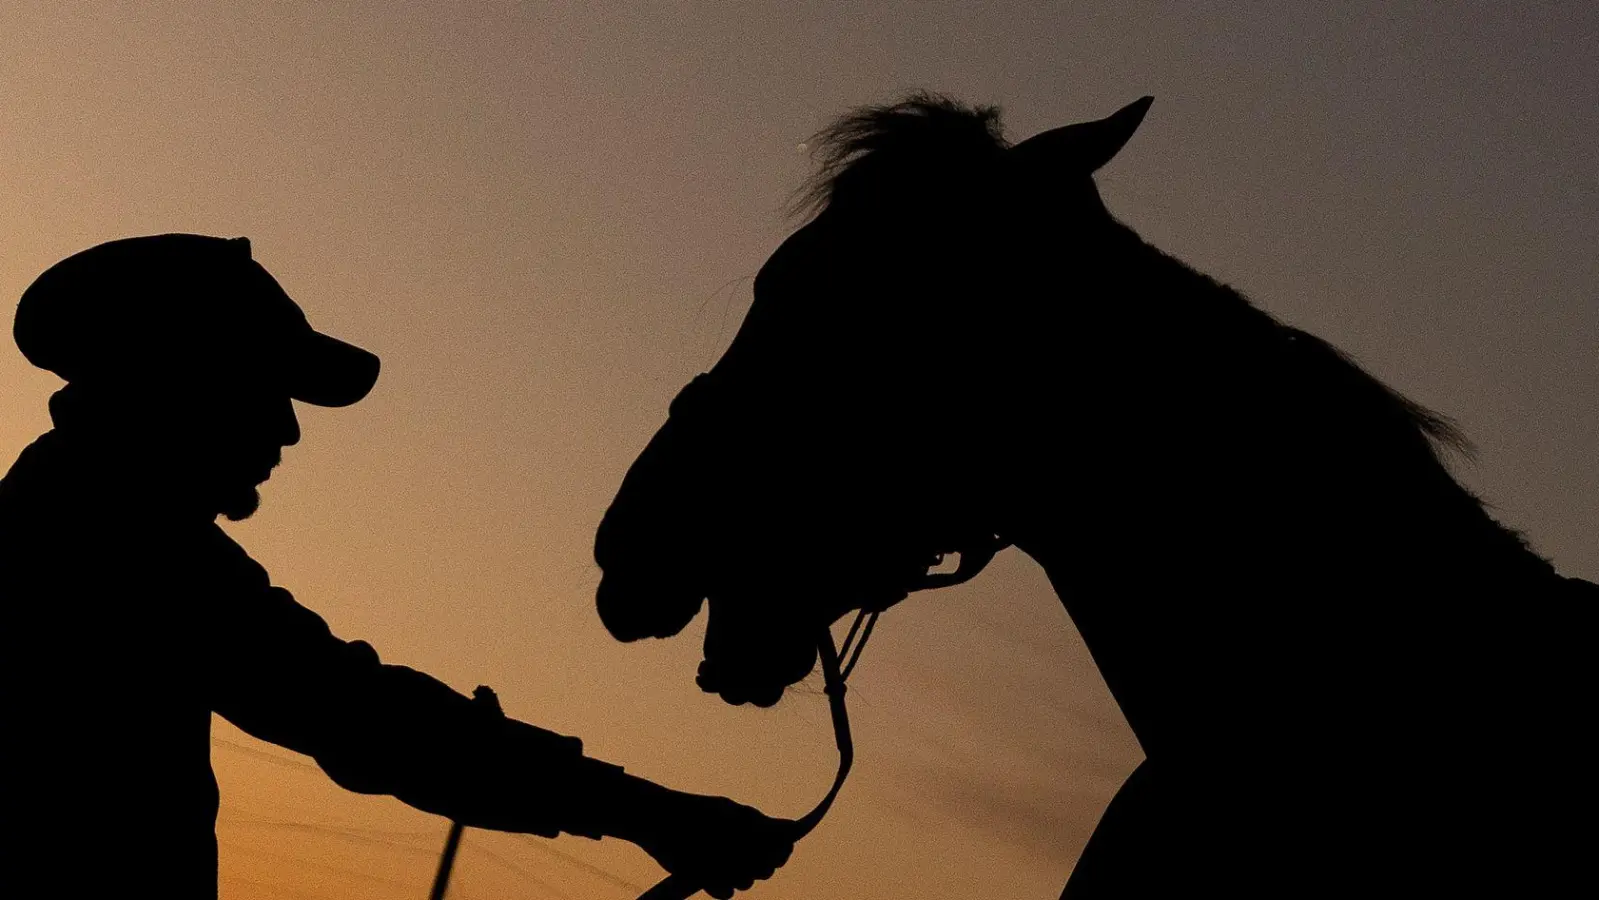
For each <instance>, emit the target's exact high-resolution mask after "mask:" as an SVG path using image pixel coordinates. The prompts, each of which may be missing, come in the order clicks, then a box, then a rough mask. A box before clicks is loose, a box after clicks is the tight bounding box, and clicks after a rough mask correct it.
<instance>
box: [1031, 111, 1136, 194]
mask: <svg viewBox="0 0 1599 900" xmlns="http://www.w3.org/2000/svg"><path fill="white" fill-rule="evenodd" d="M1154 102H1155V98H1154V97H1140V98H1138V99H1137V100H1134V101H1133V102H1131V103H1129V104H1127V105H1126V106H1124V107H1122V108H1121V109H1119V110H1117V111H1116V112H1115V113H1113V114H1112V115H1110V116H1108V117H1106V118H1103V119H1100V120H1099V121H1097V122H1079V123H1077V124H1076V125H1064V126H1062V127H1060V128H1052V129H1050V130H1049V131H1045V132H1042V133H1039V134H1035V135H1033V136H1032V137H1030V138H1028V139H1027V140H1025V141H1022V142H1021V143H1020V144H1017V145H1016V146H1014V147H1012V148H1011V149H1010V155H1011V158H1012V159H1015V160H1016V161H1018V162H1020V163H1022V164H1024V165H1029V166H1032V165H1038V166H1047V167H1048V168H1050V169H1053V170H1055V171H1060V170H1061V169H1066V170H1067V171H1071V172H1080V173H1082V174H1084V175H1087V174H1090V173H1093V172H1097V171H1098V170H1099V167H1100V166H1103V165H1104V164H1105V163H1108V162H1110V161H1111V158H1112V157H1114V156H1115V155H1116V154H1117V153H1118V152H1120V151H1121V149H1122V147H1124V146H1126V144H1127V141H1128V140H1129V139H1130V138H1132V136H1133V132H1135V131H1137V130H1138V124H1139V123H1140V122H1142V121H1144V113H1147V112H1149V105H1150V104H1151V103H1154Z"/></svg>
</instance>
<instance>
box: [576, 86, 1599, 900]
mask: <svg viewBox="0 0 1599 900" xmlns="http://www.w3.org/2000/svg"><path fill="white" fill-rule="evenodd" d="M1149 102H1150V101H1149V100H1148V98H1145V99H1143V100H1140V101H1138V102H1137V103H1134V104H1132V105H1130V106H1128V107H1127V108H1125V109H1123V110H1121V111H1120V112H1118V113H1116V114H1115V115H1112V116H1110V117H1109V118H1106V119H1103V120H1100V121H1095V122H1087V123H1081V124H1076V125H1069V126H1066V127H1063V128H1057V129H1054V130H1052V131H1047V132H1044V133H1042V134H1039V135H1036V136H1034V137H1032V138H1029V139H1027V140H1024V141H1022V142H1020V143H1017V144H1015V145H1011V144H1009V143H1008V142H1007V141H1006V140H1005V139H1004V137H1003V135H1002V133H1001V130H1000V126H999V120H998V114H997V111H996V110H994V109H991V108H971V107H967V106H963V105H961V104H958V103H955V102H952V101H950V100H947V99H944V98H940V97H936V96H931V95H919V96H914V97H911V98H909V99H907V100H905V101H903V102H899V103H895V104H892V105H887V106H881V107H871V108H866V109H862V110H859V111H857V112H855V113H853V114H851V115H849V116H846V117H845V118H843V119H841V120H840V121H839V122H837V123H836V124H834V125H833V126H832V127H830V128H829V129H827V130H826V131H825V132H824V133H823V134H822V135H820V136H819V139H818V141H817V142H816V144H817V147H818V153H819V159H820V168H819V170H818V172H817V174H816V175H815V176H814V178H813V179H812V181H811V182H809V183H808V185H806V187H805V189H804V191H803V192H802V195H801V198H802V203H803V204H804V206H805V208H806V209H807V210H808V211H809V212H810V213H811V217H810V219H809V221H808V223H807V224H805V225H804V226H803V227H802V228H800V229H799V230H798V231H796V232H795V233H794V234H793V235H791V236H790V237H789V238H788V239H787V240H786V241H785V242H784V243H783V244H782V246H781V247H779V248H778V250H777V251H776V252H775V253H774V254H773V255H772V257H771V259H770V260H768V261H767V263H766V264H765V266H764V267H763V268H762V269H761V271H760V273H759V275H758V277H757V278H756V281H755V287H754V292H755V300H754V303H753V305H752V306H751V308H750V311H749V313H748V315H747V317H746V319H745V321H744V323H743V325H742V327H741V328H740V330H739V332H738V335H737V337H736V338H735V340H734V341H733V343H732V345H731V346H730V347H729V348H728V350H727V352H726V353H725V355H724V356H723V357H722V358H721V360H720V361H719V362H718V363H717V364H716V365H715V367H714V368H713V369H712V370H711V371H710V372H708V373H706V374H705V375H702V376H700V377H699V378H698V379H696V380H695V382H694V383H693V384H692V385H691V386H690V387H688V388H686V389H685V391H684V392H683V394H681V395H680V396H679V398H678V399H677V400H676V401H675V402H674V403H673V405H672V408H671V412H670V415H669V417H668V418H667V420H666V422H665V424H664V425H663V426H662V427H661V429H660V431H659V432H658V433H657V434H656V435H655V437H654V438H653V439H652V440H651V441H650V443H649V445H648V446H647V447H646V448H645V449H644V451H643V453H642V454H641V455H640V456H639V458H638V460H637V461H636V462H635V463H634V465H633V467H632V468H631V470H630V471H629V472H628V475H627V477H626V480H625V481H624V482H623V485H622V487H621V489H620V491H619V492H618V494H617V496H616V498H615V500H614V502H613V503H612V505H611V507H610V509H609V511H608V512H607V514H606V516H605V519H604V521H603V522H602V523H601V525H600V528H599V532H598V535H597V538H596V543H595V558H596V560H597V562H598V563H599V565H600V566H601V568H602V569H603V571H604V578H603V580H602V582H601V584H600V586H599V590H598V596H597V602H598V606H599V612H600V615H601V617H602V618H603V620H604V623H605V625H606V627H607V628H608V629H609V630H610V631H611V633H612V634H613V635H615V636H616V637H617V638H619V639H621V640H636V639H639V638H644V637H667V636H670V635H673V634H676V633H677V632H679V631H680V630H681V629H683V628H684V627H685V626H686V625H687V624H688V622H689V621H690V619H692V618H693V617H694V616H695V615H696V613H697V612H698V610H699V609H700V608H701V606H702V604H703V603H705V602H707V601H708V602H709V605H710V616H709V623H708V626H707V631H706V636H705V646H704V659H703V661H702V662H701V664H700V667H699V673H698V683H699V685H700V687H701V688H703V689H704V690H706V691H708V692H712V693H715V694H718V695H720V696H721V697H723V698H724V699H725V700H726V701H727V702H729V703H753V704H756V705H760V706H770V705H772V704H774V703H776V702H777V701H778V700H779V699H780V698H781V697H782V695H783V692H784V688H785V687H786V686H788V685H790V684H793V683H794V682H796V681H798V680H800V679H802V678H804V677H805V676H806V675H807V673H809V672H810V671H811V669H812V667H813V666H814V664H815V661H816V651H815V641H814V636H815V635H816V634H817V633H818V630H819V629H821V628H824V627H826V626H827V625H828V624H830V623H832V622H834V621H835V620H837V619H838V618H839V617H840V616H842V615H844V614H845V613H847V612H849V611H851V610H855V609H881V608H884V607H886V606H889V605H892V604H893V603H896V602H898V601H899V600H901V599H903V598H904V597H905V596H906V595H907V593H909V592H911V591H912V590H915V589H918V588H920V587H924V586H927V585H929V584H930V583H934V582H930V581H929V578H928V574H927V573H928V571H929V569H930V567H931V566H933V565H934V564H935V563H936V562H937V560H938V559H940V558H941V556H942V555H943V554H946V553H950V552H957V553H961V554H962V555H963V559H973V558H975V559H978V560H981V559H983V558H985V554H988V555H991V554H992V552H993V549H994V548H995V547H997V546H1000V545H1003V544H1014V545H1015V547H1017V548H1018V549H1019V550H1021V551H1022V552H1024V553H1026V554H1028V555H1029V556H1031V557H1032V558H1033V559H1035V560H1036V561H1037V562H1038V563H1040V564H1041V565H1042V566H1043V568H1044V569H1045V570H1046V572H1047V573H1048V575H1049V578H1050V580H1051V582H1052V584H1053V585H1054V586H1055V588H1056V591H1057V593H1058V594H1059V595H1060V597H1061V599H1062V601H1063V603H1064V604H1065V606H1066V608H1067V611H1068V612H1069V613H1070V615H1071V616H1072V619H1073V621H1074V622H1075V623H1076V625H1077V627H1078V628H1079V630H1080V631H1081V633H1082V635H1083V638H1084V640H1085V641H1086V643H1087V646H1088V648H1089V650H1090V651H1091V653H1092V654H1093V657H1094V659H1095V661H1096V663H1097V664H1098V666H1099V668H1100V670H1101V672H1102V673H1103V675H1104V677H1105V680H1106V682H1107V683H1108V685H1109V687H1110V689H1111V691H1112V693H1113V695H1114V696H1115V698H1116V700H1117V702H1118V704H1119V705H1120V707H1121V709H1122V711H1123V713H1124V714H1125V716H1126V718H1127V721H1128V723H1129V724H1130V725H1131V727H1132V729H1133V731H1134V733H1135V734H1136V736H1137V737H1138V739H1139V741H1140V743H1141V744H1142V746H1143V748H1144V751H1145V754H1146V759H1145V761H1144V762H1143V763H1142V764H1140V766H1139V767H1138V769H1137V770H1136V771H1135V772H1134V773H1133V775H1132V776H1131V777H1130V778H1129V779H1128V781H1127V783H1126V784H1125V785H1124V786H1123V787H1122V789H1121V791H1120V792H1119V793H1118V794H1117V796H1116V797H1115V799H1114V800H1113V801H1112V803H1111V805H1110V806H1109V808H1107V810H1106V812H1105V814H1104V816H1103V817H1102V819H1101V821H1100V824H1099V827H1098V828H1097V829H1096V831H1095V833H1094V835H1093V837H1092V838H1091V839H1090V841H1089V843H1088V846H1087V847H1086V848H1085V849H1084V852H1083V855H1082V858H1081V860H1080V862H1079V863H1078V865H1077V867H1076V869H1075V870H1074V872H1073V874H1072V876H1071V878H1070V880H1069V882H1068V885H1067V889H1066V894H1065V896H1066V897H1073V898H1097V897H1150V896H1162V895H1167V894H1174V893H1175V892H1177V891H1189V890H1195V889H1209V888H1217V889H1224V890H1227V891H1229V892H1230V893H1231V894H1233V895H1234V896H1240V895H1243V896H1268V895H1269V896H1274V897H1275V896H1294V895H1306V894H1319V893H1333V892H1347V891H1357V890H1358V891H1361V892H1363V893H1364V892H1371V891H1384V892H1388V891H1399V890H1407V891H1425V892H1426V893H1428V894H1439V895H1443V894H1456V895H1480V894H1483V893H1488V892H1506V891H1512V890H1513V891H1517V892H1518V893H1521V894H1525V893H1527V892H1528V891H1529V890H1533V889H1536V888H1538V886H1539V885H1560V886H1561V888H1562V890H1567V889H1569V888H1570V887H1572V886H1575V885H1579V884H1583V883H1589V884H1591V883H1592V881H1593V880H1594V876H1593V875H1592V874H1591V872H1590V871H1589V867H1588V866H1586V865H1585V864H1584V863H1585V860H1586V859H1587V858H1588V855H1589V852H1590V851H1589V850H1588V849H1587V843H1588V840H1587V839H1588V838H1589V837H1591V836H1592V835H1593V829H1592V827H1591V826H1588V825H1584V824H1581V823H1583V822H1586V821H1588V820H1589V817H1590V815H1591V810H1592V809H1593V808H1594V800H1595V799H1596V792H1595V789H1594V781H1593V779H1592V778H1591V777H1590V776H1589V775H1588V774H1587V773H1588V770H1589V768H1590V767H1591V765H1592V756H1593V750H1594V742H1593V740H1592V739H1591V738H1589V737H1588V736H1587V731H1588V729H1587V728H1586V727H1585V726H1586V724H1587V723H1586V722H1585V721H1584V720H1585V719H1586V718H1587V717H1588V714H1589V711H1590V710H1591V705H1592V699H1593V696H1594V691H1593V688H1594V665H1593V654H1592V651H1591V650H1590V649H1589V644H1590V642H1591V640H1592V638H1593V634H1594V628H1593V625H1594V621H1595V613H1594V610H1595V608H1596V607H1599V602H1596V601H1599V598H1596V595H1599V589H1595V588H1594V586H1593V585H1589V584H1586V583H1585V582H1578V581H1575V580H1572V579H1564V578H1562V577H1561V576H1560V575H1558V574H1557V573H1556V572H1555V571H1554V570H1553V568H1552V567H1551V566H1550V565H1549V563H1548V562H1547V561H1545V560H1544V559H1542V558H1540V557H1539V556H1538V555H1537V554H1536V553H1534V552H1533V551H1532V550H1531V549H1530V548H1529V547H1528V546H1527V544H1526V542H1525V541H1524V540H1523V539H1522V538H1521V537H1520V536H1519V535H1517V534H1516V533H1514V532H1512V531H1510V530H1508V529H1506V528H1504V527H1503V526H1501V525H1500V524H1498V523H1497V522H1495V521H1494V520H1493V519H1492V518H1490V516H1489V515H1488V514H1487V513H1486V512H1485V510H1484V508H1483V506H1482V504H1481V503H1480V502H1479V501H1478V500H1477V499H1476V498H1475V497H1473V496H1472V495H1471V494H1470V493H1469V492H1468V491H1466V490H1465V489H1464V488H1462V487H1461V486H1460V484H1459V483H1458V482H1457V481H1456V480H1455V479H1454V478H1453V477H1452V475H1451V474H1450V472H1449V469H1448V467H1447V465H1446V463H1447V457H1448V456H1449V455H1450V454H1460V453H1464V452H1466V450H1467V446H1466V444H1465V441H1464V439H1463V438H1462V437H1461V435H1460V434H1459V433H1458V431H1457V430H1456V429H1455V428H1454V426H1453V425H1452V424H1451V423H1450V422H1449V421H1448V420H1447V419H1445V418H1443V417H1440V416H1438V415H1435V414H1433V413H1431V412H1429V411H1427V410H1426V409H1424V408H1422V407H1420V406H1419V405H1417V404H1415V403H1413V402H1411V401H1409V400H1407V399H1406V398H1404V397H1403V396H1401V395H1399V394H1398V393H1396V392H1394V391H1393V390H1391V389H1389V388H1387V387H1386V386H1384V385H1383V384H1382V383H1380V382H1379V381H1377V380H1376V379H1375V378H1373V377H1372V376H1370V375H1368V374H1367V373H1365V372H1364V371H1362V370H1361V369H1360V368H1359V367H1358V366H1356V365H1355V364H1354V363H1353V362H1351V361H1350V360H1349V359H1348V358H1347V357H1345V356H1344V355H1343V354H1341V353H1340V352H1339V351H1338V350H1337V349H1335V348H1334V347H1332V346H1331V345H1329V344H1327V343H1326V342H1324V341H1322V340H1320V339H1318V338H1316V337H1314V336H1313V335H1310V334H1308V333H1305V332H1303V331H1300V330H1298V329H1295V328H1292V327H1290V326H1288V325H1285V324H1283V323H1281V322H1278V321H1276V320H1275V319H1273V318H1272V317H1271V316H1270V315H1268V314H1267V313H1265V312H1264V311H1262V310H1260V309H1258V308H1256V307H1254V306H1253V305H1251V304H1250V303H1249V302H1248V300H1246V299H1245V298H1244V297H1243V296H1242V295H1240V294H1239V293H1238V292H1237V291H1235V290H1233V289H1231V288H1229V287H1227V286H1225V285H1223V284H1219V283H1217V282H1216V281H1213V280H1212V279H1210V278H1208V277H1206V276H1205V275H1203V274H1200V273H1198V272H1196V271H1194V270H1193V269H1191V268H1189V267H1187V266H1185V265H1184V264H1182V263H1181V262H1179V261H1177V260H1175V259H1173V258H1171V257H1169V256H1167V255H1166V254H1164V253H1162V252H1161V251H1160V250H1158V249H1156V248H1154V247H1152V246H1150V245H1148V244H1146V243H1145V242H1144V241H1143V240H1142V239H1140V238H1139V236H1138V235H1137V234H1136V233H1134V232H1133V231H1132V230H1131V229H1130V228H1128V227H1126V226H1125V225H1123V224H1121V223H1120V222H1118V221H1116V220H1115V219H1114V218H1113V217H1112V216H1111V215H1110V213H1109V212H1108V211H1107V210H1106V208H1105V206H1104V204H1103V203H1102V202H1101V199H1100V196H1099V194H1098V192H1097V190H1096V188H1095V185H1094V180H1093V174H1094V172H1095V171H1096V170H1097V169H1099V168H1100V167H1101V166H1103V165H1105V164H1106V163H1108V162H1109V161H1110V160H1111V159H1112V158H1113V157H1114V156H1115V155H1116V153H1117V152H1118V151H1119V150H1120V149H1121V147H1122V146H1123V145H1124V144H1125V143H1126V142H1127V140H1128V139H1129V138H1130V137H1131V136H1132V134H1133V132H1134V130H1135V129H1136V128H1137V127H1138V125H1139V123H1140V122H1141V120H1142V119H1143V117H1144V114H1145V112H1146V111H1147V109H1148V108H1149ZM968 574H969V573H968Z"/></svg>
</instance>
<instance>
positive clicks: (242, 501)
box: [221, 488, 261, 522]
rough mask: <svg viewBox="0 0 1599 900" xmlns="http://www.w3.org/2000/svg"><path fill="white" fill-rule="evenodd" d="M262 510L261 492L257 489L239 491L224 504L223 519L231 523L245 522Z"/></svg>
mask: <svg viewBox="0 0 1599 900" xmlns="http://www.w3.org/2000/svg"><path fill="white" fill-rule="evenodd" d="M260 508H261V492H260V491H258V490H256V489H255V488H249V489H248V490H243V491H238V492H236V494H235V495H234V496H230V497H228V498H227V499H226V500H225V501H224V502H223V504H222V509H221V512H222V517H223V518H225V519H227V520H228V521H229V522H243V521H244V520H245V519H248V518H250V517H251V516H253V515H255V511H256V510H258V509H260Z"/></svg>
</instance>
